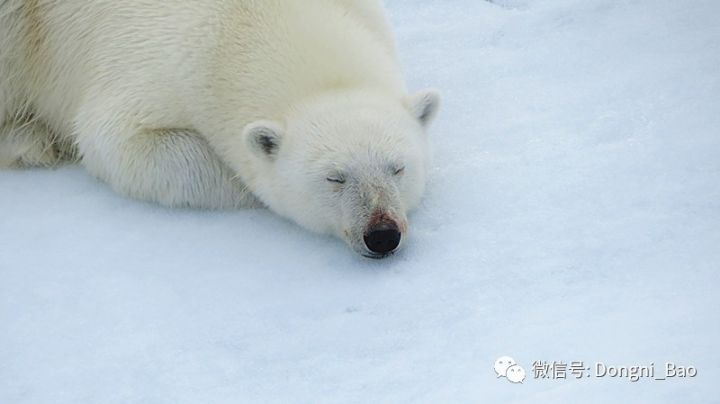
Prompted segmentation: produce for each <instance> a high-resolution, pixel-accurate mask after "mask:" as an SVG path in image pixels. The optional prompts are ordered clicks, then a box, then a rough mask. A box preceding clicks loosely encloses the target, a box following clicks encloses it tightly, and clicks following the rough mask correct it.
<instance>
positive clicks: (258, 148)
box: [0, 0, 439, 258]
mask: <svg viewBox="0 0 720 404" xmlns="http://www.w3.org/2000/svg"><path fill="white" fill-rule="evenodd" d="M438 106H439V96H438V94H437V92H436V91H434V90H423V91H420V92H418V93H415V94H408V92H407V89H406V84H405V82H404V79H403V76H402V73H401V70H400V67H399V64H398V60H397V57H396V54H395V45H394V39H393V37H392V34H391V31H390V28H389V26H388V23H387V21H386V18H385V13H384V10H383V5H382V4H381V2H380V1H379V0H262V1H259V0H204V1H189V0H166V1H162V2H154V1H145V0H124V1H116V0H65V1H56V0H4V1H3V2H2V3H0V166H6V167H7V166H35V165H54V164H56V163H57V162H58V161H62V160H67V159H70V160H77V161H79V162H80V163H81V164H82V165H83V166H84V167H85V168H86V169H87V170H88V171H89V172H90V173H91V174H92V175H94V176H96V177H98V178H100V179H102V180H103V181H105V182H107V183H108V184H110V186H112V188H113V189H115V190H116V191H117V192H119V193H121V194H124V195H127V196H130V197H134V198H139V199H143V200H148V201H153V202H157V203H160V204H163V205H166V206H188V207H197V208H210V209H227V208H238V207H252V206H266V207H268V208H269V209H271V210H272V211H274V212H276V213H278V214H280V215H282V216H284V217H286V218H288V219H290V220H292V221H295V222H296V223H298V224H300V225H301V226H304V227H306V228H308V229H310V230H313V231H316V232H321V233H329V234H335V235H337V236H338V237H341V238H342V239H344V240H346V241H347V243H348V244H349V245H350V246H351V247H352V248H353V249H354V250H355V251H357V252H358V253H360V254H362V255H365V256H368V257H372V258H380V257H385V256H387V255H388V254H390V253H392V252H394V251H395V250H397V249H398V248H399V246H400V245H401V244H402V241H403V240H404V239H405V238H406V237H405V235H406V233H407V231H408V223H407V212H408V211H410V210H411V209H413V208H414V207H415V206H416V205H417V204H418V202H419V200H420V198H421V196H422V194H423V189H424V187H425V182H426V174H427V169H428V161H429V146H428V137H427V134H426V128H427V126H428V125H429V124H430V122H431V121H432V119H433V117H434V116H435V115H436V112H437V110H438Z"/></svg>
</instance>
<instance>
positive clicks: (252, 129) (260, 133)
mask: <svg viewBox="0 0 720 404" xmlns="http://www.w3.org/2000/svg"><path fill="white" fill-rule="evenodd" d="M283 132H284V131H283V128H282V126H281V125H280V124H278V123H275V122H271V121H257V122H253V123H251V124H249V125H247V126H246V127H245V130H243V137H244V138H245V141H246V142H247V145H248V147H249V148H250V150H251V151H252V152H253V153H255V155H257V156H258V157H260V158H263V159H268V160H270V161H275V158H276V157H277V154H278V150H279V149H280V142H281V141H282V136H283Z"/></svg>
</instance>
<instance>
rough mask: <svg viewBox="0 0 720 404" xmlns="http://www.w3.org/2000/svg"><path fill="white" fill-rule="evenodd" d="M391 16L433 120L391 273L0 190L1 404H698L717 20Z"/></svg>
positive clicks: (206, 215) (709, 361)
mask: <svg viewBox="0 0 720 404" xmlns="http://www.w3.org/2000/svg"><path fill="white" fill-rule="evenodd" d="M389 9H390V13H391V16H392V20H393V24H394V26H395V27H396V30H397V34H398V41H399V47H400V52H401V54H402V60H403V63H404V65H405V66H406V70H407V73H408V77H409V81H410V85H411V87H412V88H413V89H418V88H421V87H425V86H436V87H438V88H440V89H441V90H442V92H443V94H444V100H445V103H444V108H443V112H442V114H441V116H440V118H439V120H438V122H437V124H436V125H435V126H434V127H433V130H432V136H433V138H434V142H435V150H436V156H435V162H434V167H435V169H434V172H433V178H432V181H431V184H430V187H429V192H428V195H427V198H426V200H425V202H424V204H423V206H422V207H421V208H420V209H419V210H418V211H417V213H416V214H414V215H413V217H412V225H413V230H414V232H413V234H412V237H411V240H410V242H409V243H408V245H407V248H406V249H405V250H404V251H402V252H401V253H399V254H397V255H396V256H394V257H392V258H391V259H387V260H384V261H369V260H366V259H363V258H360V257H357V256H355V255H354V254H353V253H352V252H351V251H350V250H349V249H348V248H347V247H345V246H344V244H343V243H342V242H340V241H338V240H334V239H332V238H327V237H321V236H316V235H312V234H309V233H307V232H306V231H304V230H302V229H300V228H298V227H296V226H294V225H292V224H290V223H288V222H286V221H284V220H282V219H279V218H278V217H276V216H274V215H272V214H271V213H269V212H266V211H239V212H226V213H217V212H198V211H182V210H169V209H163V208H160V207H156V206H152V205H148V204H145V203H141V202H136V201H132V200H127V199H124V198H122V197H120V196H117V195H115V194H113V193H112V192H111V191H110V190H109V189H108V187H107V186H105V185H103V184H102V183H100V182H98V181H96V180H94V179H93V178H91V177H90V176H88V175H87V174H86V173H85V172H83V170H82V169H80V168H77V167H69V168H62V169H59V170H55V171H46V170H31V171H11V172H7V171H6V172H0V212H2V214H1V215H0V403H8V404H9V403H13V404H16V403H53V404H59V403H105V404H110V403H238V402H265V403H284V402H301V403H325V402H328V403H332V402H348V403H350V402H358V403H366V402H388V403H401V402H437V403H439V402H462V403H501V402H502V403H533V404H536V403H550V402H559V403H578V402H582V403H609V402H633V403H678V402H683V403H710V402H719V401H720V398H718V393H719V391H718V389H717V386H718V381H719V380H720V349H718V346H717V343H718V341H720V297H719V296H718V292H717V290H718V286H720V275H719V274H720V23H718V18H720V2H717V1H716V0H692V1H677V0H633V1H623V0H502V1H501V0H495V1H492V2H490V1H480V0H424V1H420V0H412V1H411V0H393V1H391V2H390V4H389ZM501 355H511V356H513V357H515V359H516V360H517V361H518V362H519V363H520V364H521V365H522V366H524V367H525V369H526V370H527V372H528V378H527V379H526V381H525V383H524V384H523V385H513V384H510V383H508V382H507V381H506V380H504V379H496V378H495V374H494V372H493V369H492V365H493V362H494V360H495V359H496V358H497V357H499V356H501ZM536 360H543V361H550V362H552V361H564V362H570V361H584V362H585V365H586V366H591V365H592V364H594V362H596V361H602V362H605V363H607V364H612V365H626V366H629V365H649V364H650V363H655V364H656V367H657V369H658V370H657V372H658V373H661V372H663V371H664V370H663V366H664V363H665V362H666V361H672V362H676V363H677V364H679V365H685V366H688V365H692V366H695V367H696V368H697V370H698V375H697V376H696V377H695V378H692V379H674V380H667V381H653V380H641V381H639V382H637V383H631V382H630V381H628V380H627V379H625V380H622V379H609V378H595V377H590V378H585V379H582V380H575V379H574V378H572V377H570V378H569V379H568V380H538V379H534V378H533V374H532V369H531V365H532V362H533V361H536Z"/></svg>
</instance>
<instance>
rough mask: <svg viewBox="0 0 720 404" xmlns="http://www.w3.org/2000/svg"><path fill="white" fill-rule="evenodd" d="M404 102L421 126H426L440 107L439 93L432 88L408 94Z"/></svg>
mask: <svg viewBox="0 0 720 404" xmlns="http://www.w3.org/2000/svg"><path fill="white" fill-rule="evenodd" d="M405 104H406V105H407V107H408V108H409V109H410V112H411V113H412V114H413V115H414V116H415V118H417V120H418V121H420V124H421V125H422V126H428V125H430V123H431V122H432V121H433V119H434V118H435V115H437V112H438V110H439V109H440V93H439V92H438V91H437V90H434V89H427V90H422V91H420V92H418V93H416V94H413V95H411V96H408V97H407V98H406V99H405Z"/></svg>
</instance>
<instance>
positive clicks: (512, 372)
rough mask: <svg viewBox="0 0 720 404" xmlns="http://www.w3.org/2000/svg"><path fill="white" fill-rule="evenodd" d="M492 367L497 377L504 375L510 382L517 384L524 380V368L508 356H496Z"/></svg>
mask: <svg viewBox="0 0 720 404" xmlns="http://www.w3.org/2000/svg"><path fill="white" fill-rule="evenodd" d="M493 368H494V369H495V373H496V374H497V377H498V378H501V377H505V378H507V380H508V381H509V382H510V383H514V384H517V383H522V382H523V381H524V380H525V369H523V368H522V366H520V365H518V364H517V362H516V361H515V359H513V358H511V357H509V356H503V357H500V358H498V360H496V361H495V366H494V367H493Z"/></svg>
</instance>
